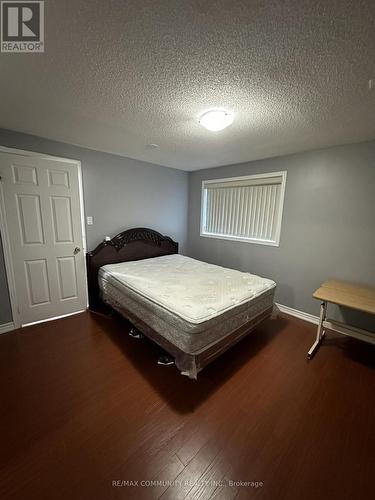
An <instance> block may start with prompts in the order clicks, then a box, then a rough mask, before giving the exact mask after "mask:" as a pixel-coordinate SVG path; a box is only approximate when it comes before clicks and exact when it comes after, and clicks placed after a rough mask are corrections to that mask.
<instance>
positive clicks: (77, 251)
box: [73, 247, 81, 255]
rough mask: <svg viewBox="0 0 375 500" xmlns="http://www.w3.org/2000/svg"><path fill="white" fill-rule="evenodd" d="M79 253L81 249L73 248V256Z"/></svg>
mask: <svg viewBox="0 0 375 500" xmlns="http://www.w3.org/2000/svg"><path fill="white" fill-rule="evenodd" d="M80 251H81V249H80V248H79V247H75V249H74V252H73V253H74V255H77V253H79V252H80Z"/></svg>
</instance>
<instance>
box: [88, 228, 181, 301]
mask: <svg viewBox="0 0 375 500" xmlns="http://www.w3.org/2000/svg"><path fill="white" fill-rule="evenodd" d="M174 253H178V243H176V242H175V241H173V240H172V238H170V237H169V236H163V235H162V234H160V233H158V232H157V231H154V230H153V229H148V228H145V227H137V228H134V229H128V230H126V231H123V232H122V233H119V234H117V235H116V236H114V237H113V238H111V239H110V240H108V241H107V240H104V241H103V242H102V243H100V244H99V245H98V246H97V247H96V248H95V250H93V251H92V252H88V253H87V254H86V264H87V281H88V292H89V308H90V309H93V310H95V309H98V307H99V306H100V304H101V300H100V296H99V285H98V272H99V269H100V267H101V266H105V265H106V264H116V263H117V262H126V261H129V260H141V259H149V258H151V257H160V256H162V255H170V254H174Z"/></svg>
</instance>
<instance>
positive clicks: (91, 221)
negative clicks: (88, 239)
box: [86, 215, 94, 226]
mask: <svg viewBox="0 0 375 500" xmlns="http://www.w3.org/2000/svg"><path fill="white" fill-rule="evenodd" d="M86 220H87V225H88V226H92V225H93V224H94V218H93V217H92V216H91V215H88V216H87V217H86Z"/></svg>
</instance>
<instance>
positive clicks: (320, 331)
mask: <svg viewBox="0 0 375 500" xmlns="http://www.w3.org/2000/svg"><path fill="white" fill-rule="evenodd" d="M326 316H327V302H322V303H321V305H320V317H319V325H318V330H317V332H316V339H315V342H314V343H313V345H312V346H311V347H310V350H309V352H308V353H307V358H308V359H311V358H312V357H313V356H314V354H315V353H316V351H317V350H318V348H319V346H320V344H321V343H322V340H323V338H324V335H325V333H326V332H325V329H324V328H323V323H324V321H325V319H326Z"/></svg>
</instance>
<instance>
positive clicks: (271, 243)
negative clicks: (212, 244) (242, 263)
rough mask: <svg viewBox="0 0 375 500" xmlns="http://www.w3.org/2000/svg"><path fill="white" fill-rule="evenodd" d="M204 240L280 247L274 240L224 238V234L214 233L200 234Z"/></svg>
mask: <svg viewBox="0 0 375 500" xmlns="http://www.w3.org/2000/svg"><path fill="white" fill-rule="evenodd" d="M200 236H202V237H203V238H214V239H217V240H229V241H241V242H242V243H255V244H256V245H266V246H270V247H278V246H280V242H279V241H273V240H257V239H253V238H241V237H237V236H224V235H222V234H212V233H202V232H201V233H200Z"/></svg>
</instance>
